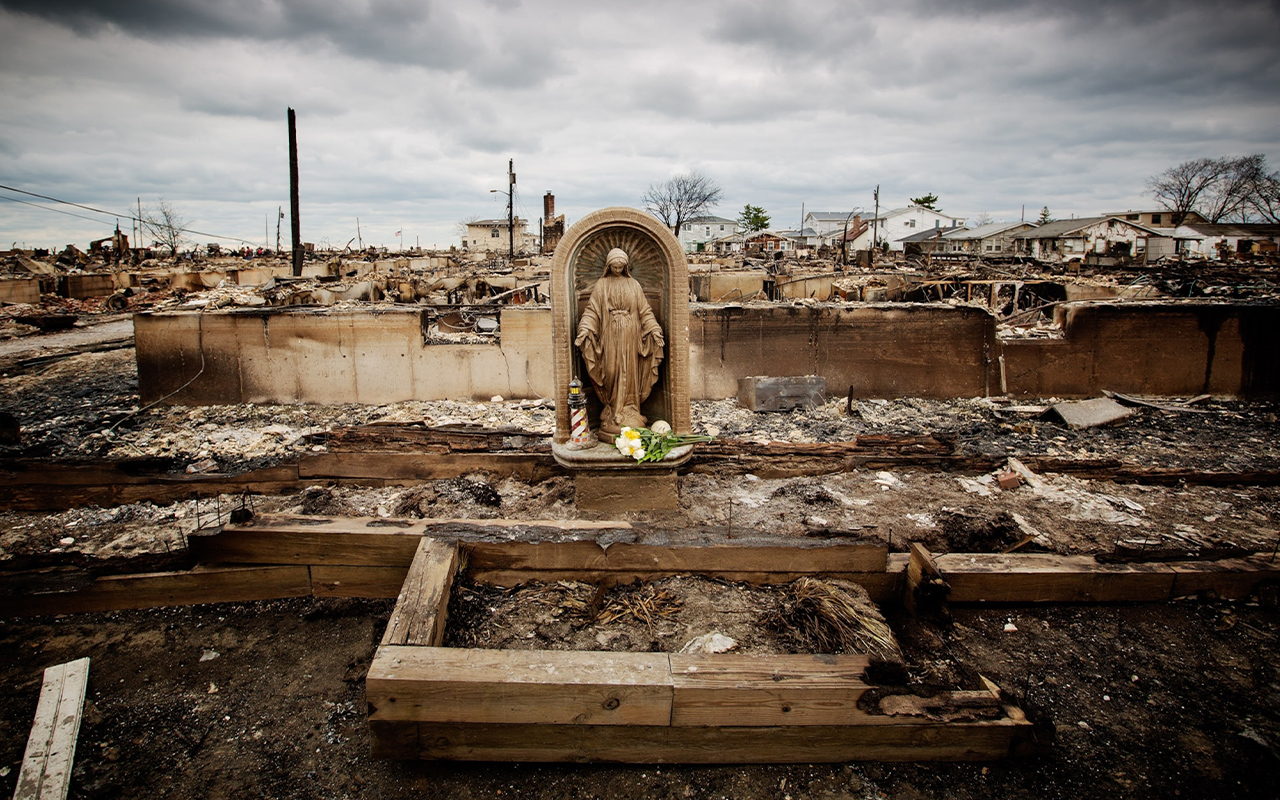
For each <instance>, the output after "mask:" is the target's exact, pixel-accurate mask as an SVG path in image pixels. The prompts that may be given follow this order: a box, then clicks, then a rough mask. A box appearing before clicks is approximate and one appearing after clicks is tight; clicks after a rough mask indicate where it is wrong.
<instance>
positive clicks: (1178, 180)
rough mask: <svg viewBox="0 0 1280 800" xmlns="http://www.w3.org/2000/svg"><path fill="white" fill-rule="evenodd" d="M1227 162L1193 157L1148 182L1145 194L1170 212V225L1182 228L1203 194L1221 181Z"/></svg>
mask: <svg viewBox="0 0 1280 800" xmlns="http://www.w3.org/2000/svg"><path fill="white" fill-rule="evenodd" d="M1225 162H1226V159H1221V158H1196V159H1193V160H1191V161H1184V162H1182V163H1181V164H1179V165H1178V166H1176V167H1169V168H1168V169H1167V170H1165V171H1164V172H1162V173H1160V174H1159V175H1155V176H1153V177H1151V178H1148V179H1147V191H1149V192H1150V193H1151V196H1152V197H1154V198H1155V199H1156V200H1158V201H1159V202H1160V204H1161V205H1163V206H1164V207H1165V208H1167V209H1169V211H1170V212H1172V213H1171V216H1170V220H1169V221H1170V222H1172V223H1173V224H1174V225H1181V224H1182V223H1183V222H1184V221H1185V220H1186V218H1187V215H1188V214H1189V213H1191V212H1192V211H1195V210H1196V208H1197V206H1199V205H1200V203H1201V200H1202V198H1203V197H1205V195H1206V193H1207V192H1209V191H1211V190H1212V188H1213V186H1214V184H1216V183H1217V182H1218V181H1219V180H1221V178H1222V175H1223V172H1224V171H1225V169H1226V166H1225Z"/></svg>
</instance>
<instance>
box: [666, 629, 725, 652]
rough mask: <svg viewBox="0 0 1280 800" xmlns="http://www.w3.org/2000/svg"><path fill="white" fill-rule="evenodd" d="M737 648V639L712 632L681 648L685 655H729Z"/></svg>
mask: <svg viewBox="0 0 1280 800" xmlns="http://www.w3.org/2000/svg"><path fill="white" fill-rule="evenodd" d="M737 646H738V642H737V641H736V640H735V639H732V638H730V637H728V636H725V635H724V634H723V633H720V632H719V631H712V632H711V633H704V634H702V635H701V636H697V637H695V638H693V639H690V640H689V641H687V642H685V644H684V647H681V648H680V652H681V653H683V654H685V655H697V654H699V653H727V652H729V651H730V650H732V649H733V648H735V647H737Z"/></svg>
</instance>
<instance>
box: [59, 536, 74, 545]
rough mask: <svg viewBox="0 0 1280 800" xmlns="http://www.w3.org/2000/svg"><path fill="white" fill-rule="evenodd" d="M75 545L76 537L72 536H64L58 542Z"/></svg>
mask: <svg viewBox="0 0 1280 800" xmlns="http://www.w3.org/2000/svg"><path fill="white" fill-rule="evenodd" d="M75 543H76V537H74V536H64V537H62V538H61V539H59V540H58V544H75Z"/></svg>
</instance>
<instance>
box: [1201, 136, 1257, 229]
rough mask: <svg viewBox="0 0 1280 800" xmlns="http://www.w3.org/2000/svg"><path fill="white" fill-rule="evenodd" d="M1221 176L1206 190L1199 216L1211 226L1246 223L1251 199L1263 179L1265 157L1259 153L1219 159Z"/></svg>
mask: <svg viewBox="0 0 1280 800" xmlns="http://www.w3.org/2000/svg"><path fill="white" fill-rule="evenodd" d="M1218 161H1219V165H1220V175H1219V177H1218V180H1216V181H1214V182H1213V183H1212V184H1210V185H1209V187H1208V188H1207V189H1206V190H1205V193H1204V199H1203V200H1202V202H1201V205H1200V208H1199V209H1197V210H1198V211H1199V212H1200V215H1201V216H1202V217H1204V218H1205V219H1207V220H1209V221H1210V222H1228V221H1240V222H1243V221H1245V217H1247V216H1248V214H1249V211H1250V205H1251V204H1250V195H1252V194H1253V192H1254V190H1255V189H1256V187H1257V186H1258V185H1259V178H1262V177H1264V176H1265V175H1266V169H1267V157H1266V156H1265V155H1263V154H1261V153H1257V154H1255V155H1251V156H1241V157H1240V158H1222V159H1218Z"/></svg>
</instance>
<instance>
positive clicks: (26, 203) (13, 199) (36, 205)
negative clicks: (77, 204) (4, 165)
mask: <svg viewBox="0 0 1280 800" xmlns="http://www.w3.org/2000/svg"><path fill="white" fill-rule="evenodd" d="M0 200H8V201H9V202H10V203H22V204H23V205H24V206H32V207H34V208H40V209H43V210H45V211H52V212H53V213H55V214H66V215H67V216H68V217H75V218H76V219H87V220H89V221H90V222H97V223H102V220H100V219H94V218H93V217H86V216H85V215H84V214H74V213H72V212H70V211H63V210H62V209H60V208H49V207H48V206H42V205H40V204H39V203H32V202H30V201H28V200H19V199H18V198H16V197H5V196H4V195H0ZM130 219H132V217H130Z"/></svg>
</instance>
